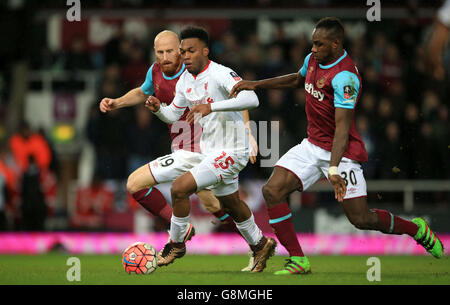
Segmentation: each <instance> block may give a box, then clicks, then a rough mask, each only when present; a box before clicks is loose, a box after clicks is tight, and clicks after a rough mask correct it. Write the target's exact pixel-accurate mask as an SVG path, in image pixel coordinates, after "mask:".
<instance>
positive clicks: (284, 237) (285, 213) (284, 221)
mask: <svg viewBox="0 0 450 305" xmlns="http://www.w3.org/2000/svg"><path fill="white" fill-rule="evenodd" d="M295 190H300V191H301V190H302V183H301V181H300V180H299V179H298V178H297V176H296V175H294V174H293V173H292V172H290V171H288V170H286V169H284V168H282V167H279V166H276V167H275V168H274V170H273V172H272V175H271V176H270V178H269V180H268V181H267V183H266V184H265V185H264V187H263V190H262V191H263V196H264V199H265V200H266V205H267V211H268V214H269V219H270V220H269V223H270V225H271V227H272V229H273V231H274V232H275V235H276V236H277V238H278V240H279V241H280V243H281V244H282V245H283V246H284V247H285V248H286V250H287V251H288V253H289V256H290V258H289V259H288V260H287V263H286V265H285V268H284V269H283V270H280V271H277V272H276V273H275V274H277V275H282V274H302V273H308V272H310V271H311V268H310V265H309V261H308V259H307V258H306V257H305V255H304V254H303V251H302V248H301V246H300V243H299V241H298V239H297V234H296V232H295V229H294V225H293V224H292V215H291V210H290V209H289V205H288V204H287V197H288V196H289V194H291V193H292V192H294V191H295Z"/></svg>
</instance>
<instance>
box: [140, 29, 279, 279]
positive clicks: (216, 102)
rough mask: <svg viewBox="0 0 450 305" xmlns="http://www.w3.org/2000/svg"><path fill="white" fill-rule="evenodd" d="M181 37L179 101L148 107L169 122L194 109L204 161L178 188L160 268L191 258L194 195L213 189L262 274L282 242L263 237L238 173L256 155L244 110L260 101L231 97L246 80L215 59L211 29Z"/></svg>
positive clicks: (250, 94)
mask: <svg viewBox="0 0 450 305" xmlns="http://www.w3.org/2000/svg"><path fill="white" fill-rule="evenodd" d="M180 37H181V44H180V53H181V58H182V60H183V62H184V64H185V66H186V70H187V71H185V72H184V73H183V74H182V75H181V77H180V79H179V81H178V83H177V85H176V94H175V98H174V100H173V101H172V103H171V104H170V105H168V106H161V103H160V101H159V100H158V99H157V98H156V97H150V98H149V99H148V100H147V102H146V106H147V108H149V109H150V110H151V111H153V112H154V113H155V115H157V116H158V117H159V118H160V119H161V120H162V121H164V122H166V123H171V122H175V121H177V120H178V119H179V118H180V116H181V115H182V114H183V113H184V111H185V110H186V108H189V109H191V112H190V113H189V114H188V117H187V121H188V122H192V121H193V120H194V119H195V120H198V122H199V123H200V125H201V126H202V128H203V134H202V137H201V140H200V148H201V153H202V155H203V160H202V161H201V162H200V163H199V164H198V165H196V166H194V167H193V168H192V169H190V170H189V171H188V172H186V173H185V174H183V175H181V176H180V177H178V178H177V179H176V180H175V181H174V182H173V184H172V188H171V195H172V208H173V215H172V219H171V226H170V233H169V234H170V240H169V242H168V243H167V244H166V245H165V246H164V248H163V249H162V250H161V251H160V252H159V253H158V265H159V266H165V265H168V264H170V263H172V262H173V261H174V260H175V259H176V258H181V257H183V256H184V255H185V253H186V247H185V243H184V240H183V238H184V236H186V234H187V233H188V232H186V231H187V230H189V228H190V226H189V217H190V216H189V213H190V202H189V196H190V195H192V194H194V193H195V192H198V191H199V190H202V189H205V188H207V187H208V188H210V189H211V190H212V191H213V192H214V194H215V196H216V197H217V198H218V199H219V202H220V204H221V206H222V207H223V210H224V211H225V212H227V213H228V214H229V215H231V217H232V218H233V220H234V222H235V223H236V227H237V228H238V230H239V231H240V233H241V235H242V236H243V237H244V238H245V240H246V241H247V243H248V244H249V246H250V248H251V250H252V251H253V258H254V264H253V267H252V268H251V272H261V271H263V270H264V268H265V266H266V262H267V260H268V259H269V258H270V257H271V256H272V255H273V254H274V252H275V247H276V241H275V240H274V239H273V238H270V237H269V238H268V237H265V236H264V235H263V233H262V231H261V230H260V228H259V227H258V226H257V224H256V223H255V220H254V217H253V214H252V212H251V211H250V209H249V208H248V206H247V205H246V204H245V203H244V202H243V201H242V200H240V198H239V191H238V189H239V185H238V175H239V172H240V171H241V170H242V169H243V168H244V167H245V166H246V165H247V162H248V160H249V153H250V152H249V144H248V141H249V140H248V131H247V129H246V128H245V125H244V120H243V117H242V113H241V111H242V110H246V109H251V108H255V107H257V106H258V104H259V101H258V97H257V96H256V94H255V93H254V92H253V91H245V92H244V91H243V92H242V93H240V94H238V95H237V96H236V97H235V98H231V99H228V94H229V92H230V90H231V88H232V87H233V86H234V85H235V84H236V83H237V82H238V81H240V80H241V78H240V77H239V76H238V75H237V74H236V73H235V72H234V71H233V70H231V69H229V68H227V67H225V66H222V65H220V64H218V63H215V62H213V61H211V60H209V57H208V55H209V48H208V43H209V38H208V34H207V33H206V31H205V30H203V29H201V28H197V27H189V28H186V29H184V30H183V31H182V32H181V35H180Z"/></svg>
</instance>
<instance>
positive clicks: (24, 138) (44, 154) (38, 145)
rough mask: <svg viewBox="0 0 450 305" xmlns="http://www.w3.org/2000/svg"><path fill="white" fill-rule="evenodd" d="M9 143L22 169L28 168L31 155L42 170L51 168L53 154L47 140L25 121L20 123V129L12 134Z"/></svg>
mask: <svg viewBox="0 0 450 305" xmlns="http://www.w3.org/2000/svg"><path fill="white" fill-rule="evenodd" d="M9 145H10V148H11V151H12V153H13V155H14V158H15V160H16V162H17V163H18V164H19V166H20V168H21V170H22V171H26V170H27V169H28V165H29V160H30V158H29V157H30V156H32V157H33V159H34V160H35V162H36V164H37V166H38V167H39V169H40V170H42V169H48V168H49V166H50V162H51V160H52V154H51V150H50V147H49V145H48V143H47V141H46V140H45V138H44V137H43V136H42V135H41V134H39V133H36V132H33V131H32V130H31V128H30V126H29V125H28V123H26V122H25V121H23V122H22V123H20V126H19V131H18V132H16V133H15V134H13V135H12V136H11V138H10V139H9Z"/></svg>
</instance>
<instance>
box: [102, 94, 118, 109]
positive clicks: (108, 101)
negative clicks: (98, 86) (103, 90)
mask: <svg viewBox="0 0 450 305" xmlns="http://www.w3.org/2000/svg"><path fill="white" fill-rule="evenodd" d="M114 109H117V101H116V100H115V99H112V98H109V97H105V98H104V99H102V101H101V102H100V111H101V112H108V111H111V110H114Z"/></svg>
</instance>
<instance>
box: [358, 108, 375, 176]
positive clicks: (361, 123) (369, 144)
mask: <svg viewBox="0 0 450 305" xmlns="http://www.w3.org/2000/svg"><path fill="white" fill-rule="evenodd" d="M355 125H356V129H357V130H358V132H359V134H360V135H361V138H362V140H363V141H364V145H365V147H366V151H367V155H368V157H369V160H368V161H367V162H365V163H364V164H363V169H364V175H365V177H366V178H367V179H373V178H375V175H376V168H377V162H376V158H378V156H377V154H376V150H375V148H376V145H377V143H376V137H375V134H374V133H373V131H372V129H371V126H370V123H369V119H368V118H367V117H366V116H365V115H359V116H357V117H356V120H355Z"/></svg>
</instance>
